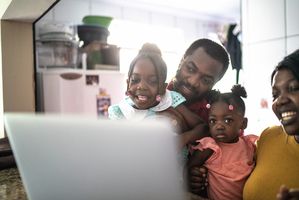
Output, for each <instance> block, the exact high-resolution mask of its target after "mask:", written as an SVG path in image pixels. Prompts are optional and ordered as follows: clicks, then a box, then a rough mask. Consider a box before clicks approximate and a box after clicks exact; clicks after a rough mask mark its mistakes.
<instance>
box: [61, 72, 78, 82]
mask: <svg viewBox="0 0 299 200" xmlns="http://www.w3.org/2000/svg"><path fill="white" fill-rule="evenodd" d="M60 76H61V78H63V79H66V80H75V79H79V78H81V77H82V74H77V73H63V74H60Z"/></svg>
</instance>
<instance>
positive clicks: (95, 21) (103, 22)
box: [82, 15, 113, 28]
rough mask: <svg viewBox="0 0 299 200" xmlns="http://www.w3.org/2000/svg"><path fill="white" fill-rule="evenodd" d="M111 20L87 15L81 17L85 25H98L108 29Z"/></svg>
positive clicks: (107, 17)
mask: <svg viewBox="0 0 299 200" xmlns="http://www.w3.org/2000/svg"><path fill="white" fill-rule="evenodd" d="M112 19H113V18H112V17H109V16H100V15H87V16H85V17H83V19H82V22H83V23H84V24H87V25H99V26H103V27H105V28H108V27H109V26H110V23H111V21H112Z"/></svg>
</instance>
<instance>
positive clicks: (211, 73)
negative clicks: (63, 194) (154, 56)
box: [168, 39, 229, 196]
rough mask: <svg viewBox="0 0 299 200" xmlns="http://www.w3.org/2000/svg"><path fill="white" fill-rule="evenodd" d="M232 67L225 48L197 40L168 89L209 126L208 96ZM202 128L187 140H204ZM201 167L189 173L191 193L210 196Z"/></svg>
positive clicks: (190, 133) (214, 43)
mask: <svg viewBox="0 0 299 200" xmlns="http://www.w3.org/2000/svg"><path fill="white" fill-rule="evenodd" d="M228 65H229V56H228V53H227V51H226V50H225V49H224V47H223V46H221V45H220V44H218V43H216V42H214V41H212V40H209V39H199V40H196V41H194V42H193V43H192V44H191V45H190V46H189V48H188V49H187V50H186V52H185V54H184V56H183V58H182V60H181V62H180V65H179V67H178V70H177V73H176V76H175V77H174V78H173V80H172V81H171V82H170V83H169V85H168V89H169V90H174V91H177V92H179V93H181V94H182V95H183V96H184V97H185V98H186V106H187V107H188V108H189V109H190V110H191V111H193V112H194V113H196V114H197V115H198V116H199V117H200V118H201V119H202V120H203V121H204V122H206V123H207V122H208V109H207V108H206V105H207V100H206V98H207V93H208V92H209V91H210V90H211V89H212V88H213V86H214V85H215V84H216V83H217V82H218V81H219V80H220V79H221V78H222V77H223V76H224V74H225V72H226V71H227V68H228ZM201 128H202V127H200V126H199V129H197V128H194V129H192V130H190V131H189V132H186V133H184V134H185V135H189V136H187V137H184V138H185V140H189V141H195V140H196V139H199V138H200V137H203V135H205V134H201V135H198V131H202V129H201ZM199 167H200V166H198V167H194V168H192V169H190V171H189V172H188V175H189V176H190V177H191V176H192V178H193V179H192V180H190V179H189V180H188V185H189V188H190V191H191V192H193V193H196V194H201V195H203V196H206V194H205V193H202V191H201V188H205V187H203V185H202V184H205V181H202V180H200V179H201V178H200V177H204V176H205V175H206V173H207V171H206V169H205V168H199ZM198 174H204V175H200V176H198ZM194 175H196V176H194ZM194 179H195V180H194Z"/></svg>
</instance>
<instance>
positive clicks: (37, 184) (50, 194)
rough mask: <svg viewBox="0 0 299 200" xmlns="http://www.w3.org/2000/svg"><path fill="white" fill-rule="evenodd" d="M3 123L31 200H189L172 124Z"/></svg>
mask: <svg viewBox="0 0 299 200" xmlns="http://www.w3.org/2000/svg"><path fill="white" fill-rule="evenodd" d="M4 120H5V122H4V123H5V128H6V132H7V135H8V137H9V140H10V144H11V147H12V150H13V153H14V156H15V159H16V163H17V166H18V169H19V171H20V175H21V178H22V181H23V183H24V187H25V190H26V193H27V195H28V198H29V199H30V200H48V199H49V200H59V199H61V200H69V199H71V200H77V199H78V200H93V199H97V200H99V199H103V200H120V199H121V200H135V199H136V200H154V199H155V200H158V199H159V200H168V199H169V200H181V199H184V186H183V183H182V169H181V168H180V161H179V159H178V157H179V156H178V152H177V149H176V147H177V136H176V134H175V133H174V132H173V131H172V129H171V128H170V126H169V125H168V124H167V123H164V122H161V121H159V122H158V121H154V120H148V121H143V122H138V123H136V122H129V121H112V120H105V119H94V118H88V117H85V116H84V117H82V116H65V115H64V116H62V115H55V114H47V115H46V114H30V113H5V115H4Z"/></svg>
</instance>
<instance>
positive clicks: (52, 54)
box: [36, 23, 79, 70]
mask: <svg viewBox="0 0 299 200" xmlns="http://www.w3.org/2000/svg"><path fill="white" fill-rule="evenodd" d="M37 30H38V31H37V33H38V34H37V38H36V54H37V66H38V70H39V69H40V68H42V69H43V68H77V66H78V47H79V41H78V40H77V39H76V34H77V31H76V27H75V26H71V25H67V24H59V23H53V24H51V23H41V24H38V26H37Z"/></svg>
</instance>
